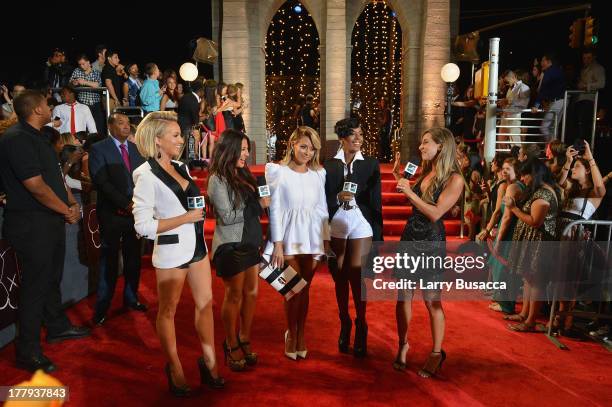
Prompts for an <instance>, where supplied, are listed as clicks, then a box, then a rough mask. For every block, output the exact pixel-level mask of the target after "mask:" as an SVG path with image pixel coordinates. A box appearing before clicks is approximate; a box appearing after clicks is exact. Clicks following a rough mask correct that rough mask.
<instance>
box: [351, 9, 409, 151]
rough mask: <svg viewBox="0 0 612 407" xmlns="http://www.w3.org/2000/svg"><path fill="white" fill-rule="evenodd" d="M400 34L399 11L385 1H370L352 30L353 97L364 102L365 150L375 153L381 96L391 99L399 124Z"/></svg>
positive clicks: (390, 105) (362, 114)
mask: <svg viewBox="0 0 612 407" xmlns="http://www.w3.org/2000/svg"><path fill="white" fill-rule="evenodd" d="M401 37H402V34H401V28H400V26H399V23H398V21H397V14H396V13H395V12H394V11H393V10H392V9H391V8H390V7H389V6H388V5H387V4H386V2H385V1H383V0H377V1H374V2H371V3H369V4H368V5H367V6H366V7H365V9H364V10H363V12H362V13H361V15H360V16H359V18H358V19H357V22H356V24H355V27H354V29H353V34H352V43H353V50H352V58H351V61H352V62H351V99H352V100H357V99H359V100H361V102H362V103H361V108H360V110H359V116H360V118H361V123H362V128H363V133H364V138H365V146H364V150H365V151H366V152H367V153H368V154H370V155H372V156H379V151H378V147H379V146H378V140H379V127H378V120H377V115H378V112H379V111H380V108H379V105H378V101H379V100H380V98H381V97H386V98H388V99H389V106H388V107H389V108H390V109H391V112H392V116H393V121H394V125H393V127H394V128H397V127H400V123H399V120H400V117H401V115H400V114H401V111H400V106H401V88H402V86H401V48H402V47H401ZM389 158H390V157H389Z"/></svg>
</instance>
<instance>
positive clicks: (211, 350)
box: [187, 256, 219, 378]
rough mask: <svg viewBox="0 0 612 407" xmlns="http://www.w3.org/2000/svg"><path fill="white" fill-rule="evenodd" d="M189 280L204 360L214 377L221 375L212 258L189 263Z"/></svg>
mask: <svg viewBox="0 0 612 407" xmlns="http://www.w3.org/2000/svg"><path fill="white" fill-rule="evenodd" d="M187 281H189V286H190V287H191V293H192V295H193V301H194V302H195V327H196V331H197V333H198V337H199V339H200V345H201V346H202V354H203V356H204V362H205V363H206V366H207V367H208V370H210V373H211V374H212V376H213V377H214V378H216V377H219V374H218V366H217V358H216V355H215V324H214V320H213V311H212V286H211V284H212V277H211V274H210V260H209V259H208V256H206V257H205V258H204V259H203V260H201V261H199V262H197V263H192V264H190V265H189V272H188V273H187Z"/></svg>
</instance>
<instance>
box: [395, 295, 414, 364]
mask: <svg viewBox="0 0 612 407" xmlns="http://www.w3.org/2000/svg"><path fill="white" fill-rule="evenodd" d="M413 295H414V292H412V291H410V290H404V291H400V292H399V293H398V299H397V303H396V304H395V319H396V323H397V336H398V342H399V351H398V355H397V361H398V362H400V363H403V364H405V363H406V353H407V351H408V349H407V347H406V346H404V344H407V343H408V328H409V327H410V320H411V319H412V297H413ZM404 350H405V351H404Z"/></svg>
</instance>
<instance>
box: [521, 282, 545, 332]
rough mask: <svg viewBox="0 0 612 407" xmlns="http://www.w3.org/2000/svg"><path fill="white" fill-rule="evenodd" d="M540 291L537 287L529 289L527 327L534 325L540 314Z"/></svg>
mask: <svg viewBox="0 0 612 407" xmlns="http://www.w3.org/2000/svg"><path fill="white" fill-rule="evenodd" d="M538 295H539V289H538V287H536V286H535V285H531V286H530V287H529V313H528V314H527V319H525V325H534V324H535V323H536V318H537V317H538V312H539V310H540V305H541V302H540V301H538Z"/></svg>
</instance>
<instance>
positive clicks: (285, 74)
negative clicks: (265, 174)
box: [266, 1, 320, 157]
mask: <svg viewBox="0 0 612 407" xmlns="http://www.w3.org/2000/svg"><path fill="white" fill-rule="evenodd" d="M297 8H299V9H300V12H297V11H296V9H297ZM318 49H319V35H318V33H317V30H316V28H315V25H314V21H313V20H312V16H311V15H310V14H309V12H308V10H306V8H305V7H304V6H303V5H302V4H301V3H299V2H295V1H287V2H285V4H284V5H283V6H282V7H281V8H280V9H279V10H278V11H277V13H276V14H275V15H274V17H273V18H272V22H271V23H270V26H269V27H268V32H267V35H266V54H267V58H266V128H267V129H268V130H269V131H270V133H272V134H276V136H277V139H278V140H279V142H278V144H277V148H276V151H277V157H282V156H283V155H284V151H285V149H286V145H287V140H288V139H289V136H290V135H291V133H292V132H293V130H294V129H295V121H294V120H293V119H292V116H293V108H294V104H295V102H296V101H297V99H298V97H299V96H305V95H307V94H312V95H313V96H314V97H315V99H316V100H319V99H320V98H319V96H320V83H319V72H320V57H319V50H318Z"/></svg>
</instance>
